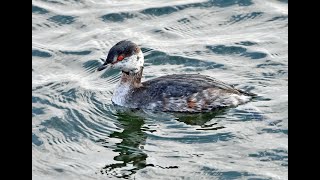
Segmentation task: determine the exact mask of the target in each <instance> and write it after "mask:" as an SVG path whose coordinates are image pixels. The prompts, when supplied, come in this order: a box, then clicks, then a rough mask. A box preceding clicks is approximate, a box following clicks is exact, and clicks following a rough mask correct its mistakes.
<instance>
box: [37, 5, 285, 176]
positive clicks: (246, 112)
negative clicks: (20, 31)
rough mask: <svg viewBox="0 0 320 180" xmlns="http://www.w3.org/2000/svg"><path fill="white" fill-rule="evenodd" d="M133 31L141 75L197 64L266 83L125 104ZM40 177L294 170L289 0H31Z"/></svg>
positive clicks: (230, 78) (236, 79)
mask: <svg viewBox="0 0 320 180" xmlns="http://www.w3.org/2000/svg"><path fill="white" fill-rule="evenodd" d="M123 39H130V40H132V41H134V42H136V43H137V44H139V45H140V46H141V47H142V49H143V52H144V55H145V70H144V80H148V79H151V78H154V77H159V76H162V75H167V74H173V73H201V74H204V75H209V76H212V77H215V78H218V79H220V80H223V81H225V82H228V83H230V84H233V85H235V86H236V87H237V88H241V89H243V90H248V91H251V92H254V93H257V94H259V98H257V99H255V100H254V101H252V102H250V103H247V104H244V105H241V106H238V107H237V108H232V109H226V110H223V111H221V112H215V113H206V114H198V115H183V114H168V113H152V112H143V111H119V110H118V109H116V107H114V106H113V105H112V104H111V101H110V99H111V96H112V92H113V89H114V87H115V84H116V82H117V81H118V79H119V77H120V72H119V71H117V70H111V71H108V72H96V71H95V70H96V68H97V66H99V65H100V64H101V62H100V60H99V58H101V57H103V58H105V57H106V55H107V53H108V50H109V49H110V48H111V47H112V46H113V45H114V44H115V43H117V42H118V41H120V40H123ZM32 177H33V179H139V180H140V179H288V2H287V1H276V0H204V1H202V0H199V1H197V0H184V1H171V0H170V1H169V0H149V1H141V0H129V1H122V0H119V1H116V0H33V1H32Z"/></svg>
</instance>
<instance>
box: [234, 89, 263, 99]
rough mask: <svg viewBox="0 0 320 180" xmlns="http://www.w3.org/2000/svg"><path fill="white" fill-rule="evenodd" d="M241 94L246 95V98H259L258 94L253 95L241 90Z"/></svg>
mask: <svg viewBox="0 0 320 180" xmlns="http://www.w3.org/2000/svg"><path fill="white" fill-rule="evenodd" d="M237 90H238V91H239V92H240V93H241V94H243V95H246V96H251V97H257V96H258V95H257V94H254V93H251V92H246V91H243V90H240V89H237Z"/></svg>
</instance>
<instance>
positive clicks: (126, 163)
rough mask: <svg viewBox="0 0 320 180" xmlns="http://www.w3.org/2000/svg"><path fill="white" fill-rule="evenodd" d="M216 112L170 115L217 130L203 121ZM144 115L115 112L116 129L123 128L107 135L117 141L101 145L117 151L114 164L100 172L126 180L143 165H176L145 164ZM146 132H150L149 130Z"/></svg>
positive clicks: (211, 117) (218, 112) (207, 128)
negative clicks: (113, 143) (117, 124)
mask: <svg viewBox="0 0 320 180" xmlns="http://www.w3.org/2000/svg"><path fill="white" fill-rule="evenodd" d="M220 113H223V111H216V112H212V113H202V114H177V113H174V114H171V117H176V118H175V119H177V120H178V121H180V122H184V123H186V124H188V125H195V126H199V127H200V128H198V130H217V129H221V128H224V127H221V126H220V127H219V126H216V125H217V123H213V124H209V125H205V124H206V123H207V122H208V121H210V120H212V119H213V118H214V117H215V116H217V115H218V114H220ZM160 114H162V113H160ZM144 115H146V114H144ZM144 115H141V114H140V113H133V112H121V113H118V114H117V118H118V119H117V120H118V121H119V123H120V128H122V129H123V131H122V132H113V133H112V134H110V136H109V138H117V139H120V140H122V141H121V142H120V143H116V144H115V145H113V146H110V145H109V146H108V145H107V146H105V147H107V148H112V149H113V151H114V152H118V153H119V155H118V156H115V157H114V160H115V161H117V162H118V163H114V164H109V165H106V166H105V167H103V168H102V169H101V171H100V172H101V173H102V174H105V173H106V174H108V175H112V176H114V177H118V178H125V179H128V178H129V177H130V176H131V175H133V174H135V173H136V171H138V170H140V169H143V168H145V167H147V166H150V167H159V168H165V169H168V168H178V167H177V166H170V167H161V166H158V165H153V164H147V163H146V159H147V157H148V155H147V154H146V153H145V152H144V151H143V148H144V145H145V142H146V139H147V134H146V133H145V131H147V130H148V129H147V128H146V127H143V126H144V124H145V116H144ZM154 115H157V113H156V114H153V116H154ZM158 115H159V114H158ZM162 115H163V114H162ZM167 115H168V114H167ZM160 116H161V115H160ZM213 126H214V127H213ZM150 132H152V131H151V130H150ZM101 141H105V140H101Z"/></svg>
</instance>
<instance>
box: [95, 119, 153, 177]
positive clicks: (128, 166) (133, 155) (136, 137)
mask: <svg viewBox="0 0 320 180" xmlns="http://www.w3.org/2000/svg"><path fill="white" fill-rule="evenodd" d="M118 121H119V123H120V126H121V128H122V129H123V131H122V132H113V133H112V134H110V136H109V137H110V138H117V139H121V140H122V141H121V142H120V143H116V145H115V146H114V147H110V146H108V148H113V149H114V150H113V151H115V152H118V153H119V155H118V156H115V157H114V160H115V161H118V162H119V163H115V164H110V165H106V166H105V167H104V168H102V170H101V173H103V174H104V173H107V174H109V175H112V176H115V177H119V178H129V177H130V175H132V174H134V173H135V172H136V171H137V170H139V169H142V168H144V167H146V166H147V164H146V159H147V154H146V153H144V152H143V147H144V145H145V142H146V139H147V135H146V133H145V132H143V131H142V126H143V125H144V118H143V117H139V116H137V115H133V114H132V113H118Z"/></svg>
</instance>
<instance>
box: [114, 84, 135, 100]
mask: <svg viewBox="0 0 320 180" xmlns="http://www.w3.org/2000/svg"><path fill="white" fill-rule="evenodd" d="M130 90H131V87H130V85H129V84H126V83H121V82H118V84H117V86H116V89H115V90H114V92H113V95H112V98H111V100H112V102H113V103H115V104H117V105H119V106H125V105H126V98H127V97H128V95H129V92H130Z"/></svg>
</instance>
